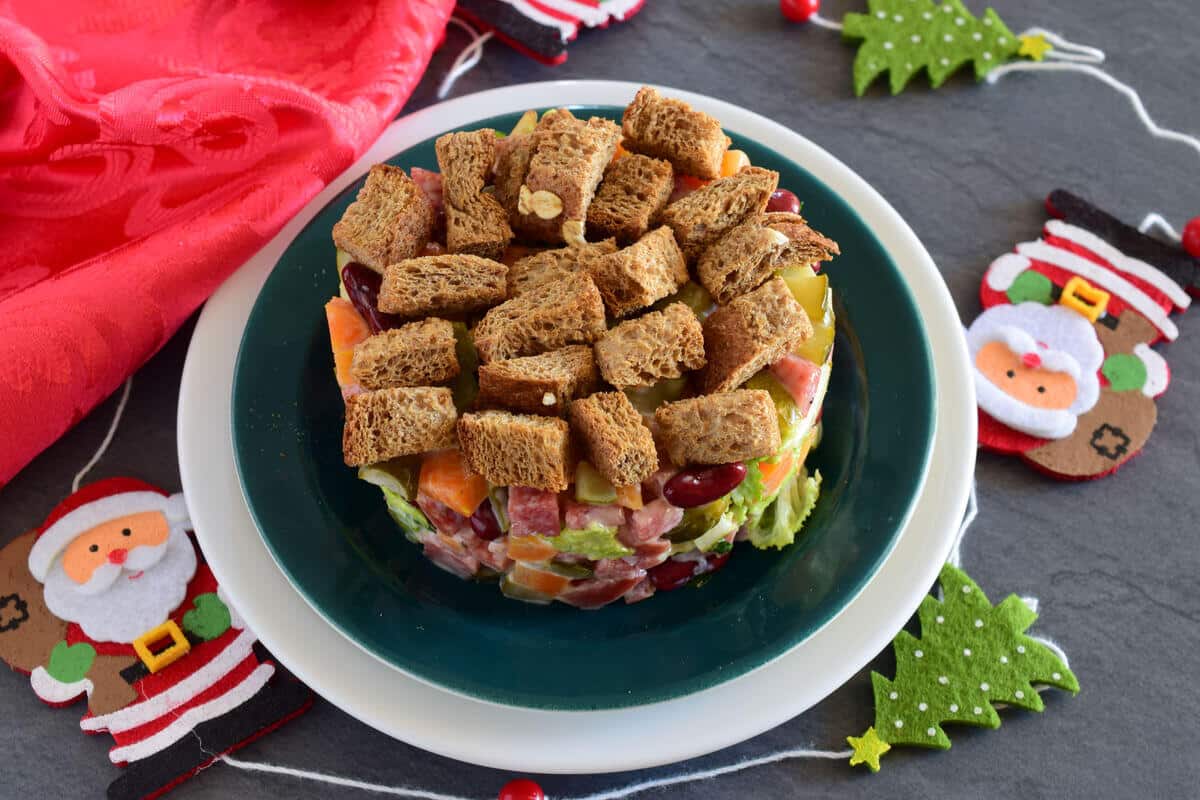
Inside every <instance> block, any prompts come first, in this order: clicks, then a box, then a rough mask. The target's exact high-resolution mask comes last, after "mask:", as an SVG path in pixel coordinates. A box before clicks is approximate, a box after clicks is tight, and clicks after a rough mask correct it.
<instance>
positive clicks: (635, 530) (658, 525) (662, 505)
mask: <svg viewBox="0 0 1200 800" xmlns="http://www.w3.org/2000/svg"><path fill="white" fill-rule="evenodd" d="M682 519H683V509H682V508H677V507H676V506H673V505H671V504H670V503H668V502H667V501H666V500H663V499H662V498H661V497H660V498H659V499H657V500H654V501H652V502H649V503H647V504H646V505H644V506H642V507H641V508H639V509H638V510H637V511H633V512H630V514H629V522H627V523H626V524H625V525H623V526H622V527H621V530H620V532H619V533H618V534H617V538H618V539H620V540H621V541H622V542H624V543H625V544H627V545H629V546H631V547H636V546H637V545H639V544H641V543H643V542H648V541H650V540H651V539H657V538H658V537H659V536H662V535H663V534H664V533H666V532H667V531H669V530H671V529H672V528H674V527H675V526H676V525H678V524H679V522H680V520H682Z"/></svg>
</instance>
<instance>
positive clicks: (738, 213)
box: [662, 167, 779, 264]
mask: <svg viewBox="0 0 1200 800" xmlns="http://www.w3.org/2000/svg"><path fill="white" fill-rule="evenodd" d="M778 186H779V173H778V172H775V171H774V170H769V169H763V168H761V167H744V168H743V169H742V171H741V172H739V173H738V174H737V175H731V176H729V177H728V178H721V179H720V180H717V181H713V182H712V183H710V184H708V185H707V186H702V187H700V188H699V189H696V190H695V191H693V192H689V193H688V194H685V195H684V196H683V197H681V198H679V199H678V200H676V201H675V202H674V203H671V204H670V205H669V206H667V207H666V208H665V209H664V210H663V213H662V221H663V222H664V223H666V224H667V225H670V226H671V230H672V231H674V232H675V240H676V241H678V242H679V247H680V249H681V250H683V254H684V256H686V257H687V260H688V263H689V264H693V263H695V261H696V259H698V258H699V257H700V254H701V253H703V252H704V250H705V249H706V248H707V247H708V246H709V245H711V244H712V243H713V242H715V241H717V240H718V239H720V238H721V237H722V236H724V235H725V234H726V232H728V231H729V230H730V229H732V228H734V227H736V226H738V225H741V224H742V223H743V222H749V221H750V220H752V219H754V218H755V217H757V216H758V215H760V214H762V213H763V211H764V210H765V209H766V207H767V203H768V202H769V201H770V200H771V192H773V191H775V189H776V188H777V187H778Z"/></svg>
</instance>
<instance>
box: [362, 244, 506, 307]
mask: <svg viewBox="0 0 1200 800" xmlns="http://www.w3.org/2000/svg"><path fill="white" fill-rule="evenodd" d="M507 292H508V267H506V266H504V265H503V264H501V263H500V262H498V261H492V260H490V259H487V258H480V257H479V256H471V255H465V254H461V253H460V254H454V255H440V256H422V257H420V258H409V259H406V260H404V261H399V262H397V263H395V264H389V265H388V267H387V269H386V270H384V273H383V282H382V284H381V285H380V287H379V310H380V311H384V312H386V313H388V314H399V315H400V316H404V317H421V316H425V315H426V314H463V313H467V312H470V311H478V310H480V309H484V308H487V307H488V306H492V305H495V304H496V303H499V302H500V301H501V300H503V299H504V298H505V296H506V295H507Z"/></svg>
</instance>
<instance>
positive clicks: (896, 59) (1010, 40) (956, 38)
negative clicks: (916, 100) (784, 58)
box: [842, 0, 1021, 96]
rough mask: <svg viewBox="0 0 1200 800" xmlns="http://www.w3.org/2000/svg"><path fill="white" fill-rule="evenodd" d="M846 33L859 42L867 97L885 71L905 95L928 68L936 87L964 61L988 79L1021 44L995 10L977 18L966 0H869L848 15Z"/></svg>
mask: <svg viewBox="0 0 1200 800" xmlns="http://www.w3.org/2000/svg"><path fill="white" fill-rule="evenodd" d="M842 36H843V38H845V39H847V40H849V41H857V42H859V47H858V54H857V56H856V57H855V59H854V92H855V94H857V95H859V96H862V94H863V93H864V92H866V90H867V88H868V87H869V86H870V85H871V84H872V83H873V82H874V81H875V79H876V78H878V77H879V76H880V75H881V74H883V73H884V72H887V73H889V82H890V88H891V91H892V94H899V93H900V92H901V91H903V90H904V87H905V86H907V85H908V82H909V81H910V80H911V79H912V77H913V76H914V75H916V74H917V73H918V72H920V71H921V70H922V69H924V70H925V71H926V72H927V73H928V75H929V82H930V83H931V84H932V85H933V87H934V88H935V89H936V88H937V87H939V86H941V85H942V84H943V83H944V82H945V81H946V79H947V78H949V77H950V76H951V75H953V74H954V73H955V72H956V71H957V70H958V69H960V68H961V67H963V66H964V65H966V64H968V63H971V64H973V65H974V67H975V78H976V80H982V79H983V78H984V77H986V76H987V74H988V73H989V72H991V71H992V70H993V69H995V68H996V67H998V66H1000V65H1001V64H1003V63H1004V62H1006V61H1008V60H1009V59H1011V58H1012V57H1013V56H1014V55H1016V53H1017V51H1018V50H1019V49H1020V46H1021V43H1020V41H1019V40H1018V39H1017V37H1016V36H1015V35H1014V34H1013V32H1012V31H1010V30H1009V29H1008V27H1007V26H1006V25H1005V24H1004V22H1003V21H1002V20H1001V19H1000V17H999V16H998V15H997V14H996V12H995V11H993V10H992V9H990V8H989V9H987V10H986V11H985V12H984V14H983V16H982V17H980V18H976V17H975V16H973V15H972V14H971V12H970V11H968V10H967V8H966V6H964V5H963V4H962V2H961V1H960V0H946V2H943V3H934V2H932V1H931V0H868V3H867V13H866V14H846V16H845V17H844V18H843V20H842Z"/></svg>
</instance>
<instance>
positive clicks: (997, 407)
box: [975, 370, 1079, 439]
mask: <svg viewBox="0 0 1200 800" xmlns="http://www.w3.org/2000/svg"><path fill="white" fill-rule="evenodd" d="M975 395H976V400H977V402H978V403H979V407H980V408H981V409H983V410H984V411H985V412H987V414H989V415H990V416H992V417H994V418H995V419H997V420H999V421H1000V422H1002V423H1003V424H1005V425H1007V426H1008V427H1010V428H1013V429H1014V430H1018V431H1020V432H1021V433H1027V434H1029V435H1030V436H1036V437H1038V438H1039V439H1065V438H1066V437H1068V436H1070V435H1071V434H1072V433H1074V432H1075V425H1076V423H1077V422H1078V420H1079V418H1078V417H1076V416H1075V415H1074V414H1072V413H1071V412H1070V411H1069V410H1067V409H1059V408H1036V407H1035V406H1031V405H1029V404H1028V403H1023V402H1021V401H1020V400H1018V399H1017V398H1015V397H1013V396H1012V395H1011V394H1009V393H1008V392H1006V391H1004V390H1003V389H1001V388H1000V387H999V386H997V385H996V384H994V383H992V382H991V381H989V380H988V379H987V378H985V377H984V376H983V375H982V374H981V373H980V372H979V370H975Z"/></svg>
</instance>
